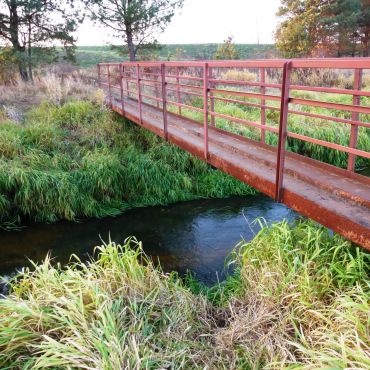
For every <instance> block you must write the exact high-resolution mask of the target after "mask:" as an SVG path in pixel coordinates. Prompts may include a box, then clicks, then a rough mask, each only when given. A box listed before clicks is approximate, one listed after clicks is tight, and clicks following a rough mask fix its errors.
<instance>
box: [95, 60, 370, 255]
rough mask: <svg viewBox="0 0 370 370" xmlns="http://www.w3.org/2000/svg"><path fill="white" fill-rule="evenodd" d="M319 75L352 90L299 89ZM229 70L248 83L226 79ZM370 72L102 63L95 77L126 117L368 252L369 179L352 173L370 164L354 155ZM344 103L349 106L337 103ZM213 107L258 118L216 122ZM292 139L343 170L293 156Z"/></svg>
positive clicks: (364, 65) (331, 63) (319, 63)
mask: <svg viewBox="0 0 370 370" xmlns="http://www.w3.org/2000/svg"><path fill="white" fill-rule="evenodd" d="M319 68H324V69H325V70H327V69H339V70H343V71H345V73H346V74H347V76H348V75H349V73H352V74H353V88H352V87H351V88H350V89H344V88H339V87H335V86H332V85H329V86H323V84H320V86H317V85H312V84H311V83H310V81H309V80H308V81H309V83H307V82H304V81H303V82H302V81H301V80H299V79H298V80H297V76H299V75H300V74H299V73H301V75H303V76H305V73H306V72H305V71H313V70H314V69H319ZM230 70H231V71H236V72H238V73H239V72H241V76H242V77H243V76H244V75H246V77H247V78H245V79H243V78H244V77H243V78H242V79H241V80H240V79H238V74H235V76H236V77H237V78H234V77H232V78H230V77H228V76H229V75H228V74H227V73H226V72H228V71H230ZM348 70H349V71H350V72H348ZM364 70H365V71H366V70H370V58H350V59H319V60H318V59H304V60H302V59H299V60H297V59H293V60H283V59H276V60H248V61H206V62H165V63H163V62H139V63H134V64H133V63H129V62H125V63H101V64H99V65H98V77H99V85H100V86H101V87H102V88H104V89H106V90H107V93H108V97H109V101H110V104H111V106H112V108H113V109H114V110H116V111H117V112H119V113H120V114H123V115H125V116H126V117H127V118H128V119H130V120H132V121H134V122H136V123H138V124H141V125H142V126H144V127H146V128H147V129H149V130H151V131H153V132H155V133H156V134H157V135H160V136H162V137H164V138H166V139H168V141H170V142H172V143H174V144H176V145H178V146H180V147H181V148H183V149H185V150H187V151H189V152H191V153H192V154H194V155H196V156H198V157H199V158H201V159H202V160H205V161H207V162H208V163H210V164H212V165H214V166H215V167H217V168H220V169H221V170H223V171H224V172H226V173H228V174H230V175H232V176H235V177H237V178H238V179H240V180H242V181H244V182H246V183H248V184H250V185H252V186H254V187H256V188H257V189H259V190H260V191H262V192H264V193H265V194H267V195H269V196H271V197H274V198H275V199H276V200H278V201H281V202H283V203H285V204H287V205H288V206H290V207H292V208H293V209H295V210H297V211H298V212H300V213H302V214H303V215H305V216H307V217H311V218H312V219H314V220H316V221H318V222H320V223H322V224H323V225H325V226H327V227H330V228H332V229H333V230H335V231H337V232H338V233H340V234H342V235H344V236H345V237H347V238H348V239H350V240H352V241H354V242H355V243H358V244H360V245H362V246H363V247H365V248H367V249H370V178H367V177H365V176H361V175H359V174H357V173H355V167H356V166H355V164H356V158H358V157H363V158H365V160H367V159H370V153H369V151H367V150H364V148H363V147H362V148H361V147H358V130H359V127H360V128H361V129H369V128H370V122H369V116H368V115H369V114H370V107H369V106H367V105H364V104H361V97H369V96H370V92H369V91H366V90H362V89H361V87H362V86H361V77H362V74H363V73H364V72H363V71H364ZM302 71H303V72H302ZM351 71H352V72H351ZM246 72H248V73H249V75H248V74H246ZM243 73H244V75H243ZM293 73H296V75H295V79H294V83H290V78H289V77H290V75H291V74H293ZM230 76H234V74H231V75H230ZM251 76H252V77H253V76H255V78H254V79H251V78H250V77H251ZM298 81H299V82H298ZM159 87H160V88H159ZM300 91H303V92H306V91H307V92H315V93H317V94H316V95H315V97H314V98H312V96H310V95H307V94H306V95H304V96H302V95H300ZM328 94H330V95H328ZM339 94H341V95H342V96H348V97H349V98H350V96H352V101H350V100H348V99H347V101H345V102H344V103H343V102H342V101H343V100H341V99H339V100H336V99H335V97H336V96H338V95H339ZM316 96H319V98H316ZM333 96H334V99H333ZM364 99H365V98H364ZM217 101H222V102H224V103H225V104H228V105H230V108H231V109H230V112H233V107H235V108H238V107H246V108H248V109H252V110H254V111H258V112H259V119H258V120H255V121H254V120H250V119H248V118H246V117H247V115H245V114H244V115H241V116H234V115H233V113H227V114H225V113H224V112H223V113H220V112H218V111H217V107H218V105H217V104H215V102H217ZM337 101H340V103H339V102H337ZM267 102H268V103H267ZM312 108H314V109H316V108H317V109H319V111H317V110H315V111H311V110H312ZM238 109H239V108H238ZM175 112H176V113H175ZM341 112H342V113H341ZM273 113H275V115H274V114H273ZM348 113H349V114H350V115H348ZM189 114H191V117H192V119H189V118H188V117H189ZM276 116H277V117H279V119H278V122H276V121H274V120H275V118H274V117H276ZM293 116H295V117H296V120H297V119H299V117H303V118H304V119H305V121H304V123H302V124H305V125H310V124H311V122H310V121H309V119H312V121H313V122H312V124H315V125H316V128H317V127H318V128H320V127H321V125H322V127H324V126H325V125H329V124H330V125H338V129H340V130H345V132H348V145H345V144H343V143H338V142H336V141H335V140H326V139H323V138H318V137H315V136H314V135H313V136H311V131H306V132H304V133H302V132H297V131H295V130H294V127H292V126H290V124H289V122H290V121H289V119H290V118H291V117H293ZM271 117H272V118H271ZM216 118H217V121H216ZM314 120H315V121H314ZM225 122H226V123H227V125H225ZM244 129H247V130H255V131H257V132H258V134H256V133H253V132H254V131H248V132H250V133H251V134H252V136H253V137H255V140H251V139H248V138H246V137H244V136H243V135H242V132H243V130H244ZM271 135H272V136H274V135H276V137H277V140H271ZM287 138H293V139H295V140H299V141H305V142H308V143H310V144H312V145H316V146H319V147H320V146H321V147H326V148H328V150H334V151H337V152H338V153H339V152H342V153H347V155H348V163H347V169H346V170H344V169H341V168H337V167H334V166H332V165H329V164H327V163H323V162H320V161H317V160H314V159H311V158H309V157H307V156H303V155H299V154H295V153H291V152H287V151H286V149H285V143H286V140H287ZM276 141H277V145H276V144H275V145H271V144H270V145H268V144H267V143H271V142H276ZM369 165H370V161H369ZM283 180H284V181H283Z"/></svg>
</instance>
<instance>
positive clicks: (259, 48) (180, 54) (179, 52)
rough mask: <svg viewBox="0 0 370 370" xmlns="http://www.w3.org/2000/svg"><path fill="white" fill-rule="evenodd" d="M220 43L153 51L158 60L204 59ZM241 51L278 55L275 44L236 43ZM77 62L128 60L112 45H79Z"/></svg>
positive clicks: (248, 55) (250, 56)
mask: <svg viewBox="0 0 370 370" xmlns="http://www.w3.org/2000/svg"><path fill="white" fill-rule="evenodd" d="M218 45H219V44H169V45H161V48H160V49H159V50H156V51H155V52H153V53H152V56H153V59H158V60H202V59H213V55H214V53H215V51H216V49H217V47H218ZM235 46H236V48H237V49H238V51H239V53H240V59H259V58H273V57H276V56H277V51H276V48H275V45H273V44H263V45H261V44H259V45H258V44H235ZM76 58H77V64H78V65H80V66H81V67H90V66H93V65H95V64H97V63H99V62H101V63H103V62H119V61H122V60H127V56H125V55H121V54H120V53H119V51H118V50H117V49H115V50H112V49H111V47H110V46H78V47H77V49H76Z"/></svg>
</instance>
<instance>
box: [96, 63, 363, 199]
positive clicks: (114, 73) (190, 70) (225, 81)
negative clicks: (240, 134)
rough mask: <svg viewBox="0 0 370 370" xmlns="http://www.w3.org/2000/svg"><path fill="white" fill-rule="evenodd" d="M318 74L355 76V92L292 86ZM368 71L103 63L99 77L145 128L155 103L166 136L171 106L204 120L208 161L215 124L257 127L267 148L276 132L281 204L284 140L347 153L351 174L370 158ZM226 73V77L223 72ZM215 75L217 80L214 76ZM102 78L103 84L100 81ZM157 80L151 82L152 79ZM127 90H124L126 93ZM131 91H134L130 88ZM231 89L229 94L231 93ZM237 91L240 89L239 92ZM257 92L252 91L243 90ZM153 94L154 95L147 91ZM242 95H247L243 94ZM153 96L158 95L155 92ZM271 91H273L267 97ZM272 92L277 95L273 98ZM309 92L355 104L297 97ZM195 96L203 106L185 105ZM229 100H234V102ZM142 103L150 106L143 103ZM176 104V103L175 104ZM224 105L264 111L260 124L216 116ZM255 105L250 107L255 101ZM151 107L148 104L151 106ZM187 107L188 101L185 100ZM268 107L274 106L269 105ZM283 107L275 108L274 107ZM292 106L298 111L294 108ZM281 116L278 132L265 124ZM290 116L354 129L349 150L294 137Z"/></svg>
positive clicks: (355, 66)
mask: <svg viewBox="0 0 370 370" xmlns="http://www.w3.org/2000/svg"><path fill="white" fill-rule="evenodd" d="M227 69H252V70H253V71H254V72H256V71H257V72H258V76H259V77H258V78H257V73H255V75H256V81H249V80H247V81H243V80H235V79H234V80H233V79H232V78H231V79H229V78H225V77H224V76H226V75H225V74H222V73H224V71H225V70H227ZM316 69H325V70H332V69H339V70H350V71H353V72H354V79H353V88H351V89H345V88H339V87H331V86H329V87H327V86H317V84H315V85H307V84H304V83H300V84H298V83H296V82H294V83H292V82H291V77H292V72H293V71H297V73H298V71H305V70H316ZM366 69H368V70H370V58H326V59H324V58H320V59H318V58H316V59H314V58H312V59H291V60H289V59H259V60H258V59H257V60H233V61H184V62H177V61H169V62H160V61H159V62H157V61H156V62H122V63H99V64H98V75H99V83H100V85H101V86H107V87H108V91H109V99H110V103H112V89H114V90H119V91H120V92H121V104H122V111H124V108H125V107H124V97H125V96H127V97H128V98H131V99H132V98H133V95H134V96H135V97H134V99H135V100H137V103H138V110H139V113H140V122H142V120H143V118H142V105H143V104H149V105H151V104H152V103H150V102H153V101H154V102H155V103H154V104H156V106H157V107H158V108H159V107H160V106H162V112H163V122H164V127H163V132H164V136H165V137H167V135H168V132H167V113H168V109H167V104H168V105H172V106H175V107H177V109H178V114H180V115H183V114H182V113H183V111H182V109H191V110H194V111H196V112H199V113H202V114H203V119H202V121H203V129H204V156H205V158H208V155H209V151H208V126H209V125H210V124H211V125H212V126H214V125H215V120H216V119H217V118H222V119H227V120H229V121H232V122H235V123H238V124H242V125H247V126H250V127H255V128H258V129H260V138H261V141H262V142H265V132H266V131H268V132H272V133H275V134H277V135H278V146H277V165H276V194H275V197H276V200H280V198H281V190H282V188H283V173H284V158H285V154H286V148H285V147H286V140H287V138H288V137H291V138H295V139H298V140H303V141H306V142H309V143H312V144H316V145H319V146H324V147H327V148H331V149H334V150H338V151H341V152H344V153H348V165H347V170H348V171H349V172H351V173H353V172H354V171H355V161H356V157H357V156H361V157H364V158H370V153H369V152H368V151H365V150H362V149H358V148H357V143H358V130H359V127H364V128H365V129H367V128H370V123H369V122H366V119H367V117H365V122H364V120H363V119H362V117H361V116H364V115H369V116H370V107H369V106H365V105H362V104H361V97H370V91H368V90H362V76H363V70H366ZM221 71H222V72H221ZM272 71H275V72H274V73H275V74H276V76H278V79H279V82H278V83H276V82H266V77H267V76H268V72H269V73H270V74H271V75H272ZM215 72H216V75H215V76H214V73H215ZM347 73H348V72H347ZM103 77H104V78H105V81H102V79H103ZM151 78H153V79H151ZM124 85H126V87H124ZM130 86H131V88H130ZM228 86H229V88H228ZM236 87H237V88H236ZM246 88H247V89H251V88H252V89H258V91H250V90H249V91H248V90H245V89H246ZM148 89H151V90H150V91H147V90H148ZM243 89H244V90H243ZM152 90H154V92H153V91H152ZM267 90H269V91H267ZM270 90H275V91H274V92H270ZM300 91H308V92H315V93H318V94H333V95H336V96H340V95H344V96H352V103H351V104H349V103H348V102H346V103H343V102H333V101H327V100H326V101H325V100H323V98H322V97H321V96H320V98H319V99H312V98H311V97H310V96H308V97H301V96H299V95H298V96H297V92H298V93H299V92H300ZM184 95H187V96H195V97H198V98H201V100H202V101H203V103H202V106H201V107H199V106H198V105H197V104H198V103H199V102H198V103H197V104H195V105H194V104H185V103H184V99H183V96H184ZM230 96H231V97H232V98H230ZM143 98H145V99H146V100H145V101H144V100H143ZM175 100H176V101H175ZM218 100H219V101H224V102H229V103H232V104H241V105H245V106H250V107H252V108H259V109H260V122H253V121H250V120H247V119H244V118H240V117H233V116H231V115H228V114H221V113H217V111H216V110H215V102H216V101H218ZM251 100H252V101H251ZM148 101H149V102H148ZM185 101H186V100H185ZM266 101H270V102H272V103H270V104H269V105H267V104H266ZM274 102H276V103H279V106H278V105H274V104H273V103H274ZM290 105H294V106H295V107H297V108H295V107H294V108H292V107H290ZM304 106H308V107H318V108H321V109H324V110H325V112H318V113H317V112H310V111H305V110H304V109H303V110H302V109H301V108H300V107H304ZM333 110H335V111H337V110H338V111H342V112H349V114H351V118H349V117H346V116H343V117H337V116H335V115H332V114H331V113H329V112H328V111H330V112H332V111H333ZM267 111H279V124H278V126H277V127H276V126H275V127H274V126H271V125H270V124H267V119H266V112H267ZM289 115H299V116H304V117H310V118H313V119H320V120H324V121H325V122H324V123H320V124H326V121H332V122H337V123H342V124H346V125H350V127H351V130H350V135H349V144H348V145H342V144H339V143H335V142H330V141H326V140H322V139H318V138H315V137H311V136H307V135H303V134H299V133H295V132H292V131H289V129H288V117H289Z"/></svg>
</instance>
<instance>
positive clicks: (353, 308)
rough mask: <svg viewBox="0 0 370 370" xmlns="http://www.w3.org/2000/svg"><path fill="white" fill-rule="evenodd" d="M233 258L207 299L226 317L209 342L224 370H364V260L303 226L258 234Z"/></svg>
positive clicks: (369, 309)
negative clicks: (230, 272) (233, 267)
mask: <svg viewBox="0 0 370 370" xmlns="http://www.w3.org/2000/svg"><path fill="white" fill-rule="evenodd" d="M234 257H235V261H234V262H236V264H237V271H236V273H235V275H234V276H233V277H231V278H230V279H229V281H227V282H226V284H225V286H224V287H222V286H221V287H219V288H217V289H216V293H217V294H214V293H215V291H212V290H211V292H210V293H209V294H210V296H212V297H213V299H214V302H215V303H216V304H217V305H219V306H221V307H226V312H227V313H228V316H227V322H228V323H227V325H225V327H224V328H221V329H219V330H218V332H217V333H216V334H215V337H216V343H217V345H218V346H219V350H220V351H221V353H223V354H224V355H225V356H226V358H227V360H228V361H229V363H230V364H233V365H232V366H231V367H233V368H252V369H257V368H273V369H276V368H284V369H285V368H294V369H318V368H320V369H324V368H325V369H329V368H330V369H344V368H353V369H365V368H369V366H370V339H369V338H370V335H369V334H370V300H369V297H370V279H369V273H370V254H369V253H367V252H365V251H364V250H361V249H360V248H359V247H355V246H353V245H351V244H350V242H348V241H345V240H344V239H343V238H341V237H340V236H338V235H334V236H330V234H329V231H328V230H327V229H325V228H324V227H318V226H317V225H316V224H314V223H313V222H310V221H304V222H300V223H297V224H295V225H289V224H288V223H287V222H282V223H277V224H275V225H273V226H271V227H270V228H263V229H262V230H261V231H260V232H259V234H257V236H256V237H255V238H254V239H253V240H252V241H251V242H248V243H241V245H240V246H239V248H238V249H237V251H236V252H235V255H234ZM212 293H213V294H212Z"/></svg>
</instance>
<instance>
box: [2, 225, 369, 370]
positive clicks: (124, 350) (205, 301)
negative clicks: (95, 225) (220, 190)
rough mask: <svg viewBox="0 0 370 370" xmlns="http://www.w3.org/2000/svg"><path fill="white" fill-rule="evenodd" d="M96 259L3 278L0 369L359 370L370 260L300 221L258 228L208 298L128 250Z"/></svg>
mask: <svg viewBox="0 0 370 370" xmlns="http://www.w3.org/2000/svg"><path fill="white" fill-rule="evenodd" d="M97 254H98V257H97V259H96V260H95V261H93V262H91V263H89V264H85V263H83V262H81V261H79V260H77V261H76V262H74V263H71V264H70V265H69V266H68V267H66V268H63V269H62V268H61V267H60V266H52V264H51V263H50V259H48V258H47V259H46V260H45V262H44V263H43V264H41V265H39V266H35V268H34V269H32V271H28V270H26V271H24V272H22V273H20V274H19V275H18V276H17V277H14V279H13V280H12V281H11V293H10V295H9V296H8V297H5V298H4V299H0V367H1V368H3V369H15V368H22V369H29V368H33V369H41V368H53V369H72V368H79V369H97V370H98V369H112V370H113V369H115V370H116V369H159V368H161V369H205V368H209V369H261V368H264V369H283V368H284V369H319V368H320V369H345V368H351V369H367V368H369V367H370V343H369V331H370V326H369V322H370V321H369V320H370V317H369V314H370V307H369V299H368V298H369V294H370V280H369V273H370V258H369V257H370V255H369V254H366V253H365V252H363V251H361V250H360V249H358V248H355V247H353V246H351V245H350V243H349V242H346V241H344V240H343V239H341V238H340V237H338V236H335V237H334V238H333V237H331V236H330V235H329V233H328V231H327V230H325V229H323V228H318V227H317V226H316V225H313V224H311V223H310V222H307V221H306V222H303V223H300V224H297V225H292V226H289V225H288V224H287V223H285V222H283V223H278V224H275V225H273V226H272V227H270V228H265V229H262V230H261V232H260V233H259V234H258V235H257V236H256V237H255V239H254V240H252V241H251V242H249V243H241V244H240V245H239V248H238V249H237V250H236V251H235V254H234V255H233V256H232V262H233V263H234V264H235V265H236V274H235V275H233V276H231V277H230V278H229V279H228V280H227V281H226V282H225V283H223V284H218V285H216V286H214V287H211V288H205V287H203V286H201V285H199V284H198V283H197V282H196V281H194V280H193V279H192V278H191V277H188V278H187V279H185V282H184V281H183V280H181V279H179V277H178V276H177V275H176V274H175V273H172V274H169V275H168V274H167V275H166V274H164V273H163V272H162V271H161V270H160V269H159V268H155V267H154V266H153V264H152V263H151V261H149V260H148V259H147V258H146V257H145V256H144V255H143V253H142V249H141V245H140V244H139V243H137V242H136V241H135V240H127V241H126V242H125V243H124V244H123V245H122V246H120V245H116V244H114V243H110V244H107V245H103V246H101V247H99V248H98V249H97ZM72 259H74V260H75V259H76V258H75V257H74V258H72ZM230 262H231V261H230Z"/></svg>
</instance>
